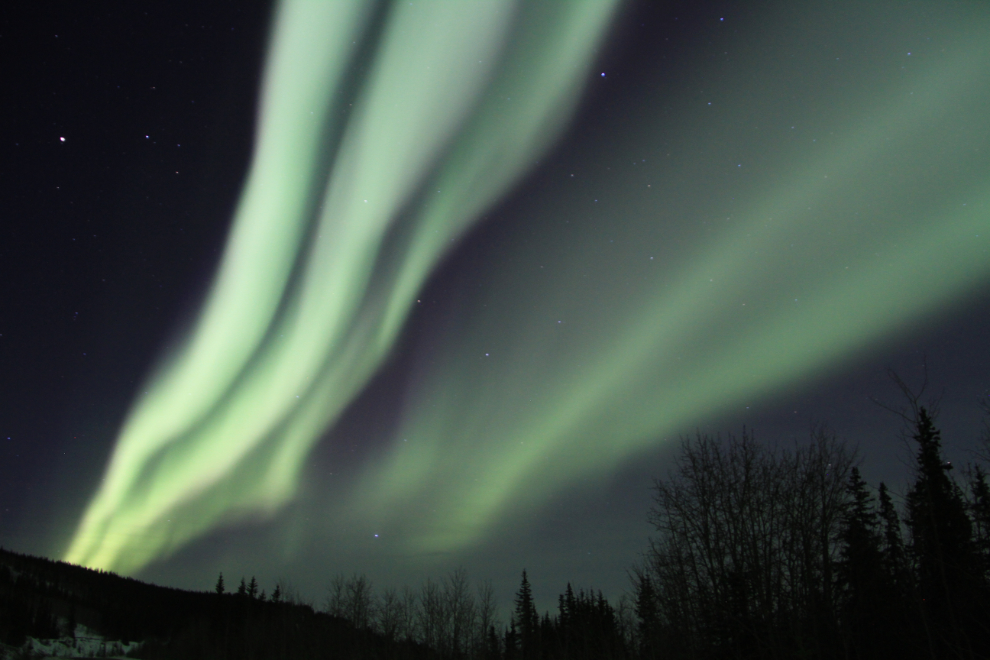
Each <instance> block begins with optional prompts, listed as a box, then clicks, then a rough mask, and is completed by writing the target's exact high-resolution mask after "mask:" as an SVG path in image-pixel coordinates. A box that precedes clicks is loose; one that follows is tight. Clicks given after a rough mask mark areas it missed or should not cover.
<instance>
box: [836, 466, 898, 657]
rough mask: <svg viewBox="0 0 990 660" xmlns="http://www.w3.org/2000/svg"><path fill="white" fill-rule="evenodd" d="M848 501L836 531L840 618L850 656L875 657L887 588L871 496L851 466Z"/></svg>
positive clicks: (880, 648) (882, 643)
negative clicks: (838, 547) (839, 551)
mask: <svg viewBox="0 0 990 660" xmlns="http://www.w3.org/2000/svg"><path fill="white" fill-rule="evenodd" d="M847 488H848V493H849V503H848V504H847V506H846V510H845V512H844V515H843V521H842V528H841V532H840V541H841V543H842V546H841V559H840V562H839V567H838V569H839V570H838V577H839V584H840V589H841V594H840V598H841V605H840V612H841V619H842V623H843V626H842V627H843V629H844V633H845V639H846V640H847V646H848V648H849V649H850V656H851V657H854V658H855V657H859V658H875V657H878V654H882V653H883V652H884V651H885V650H886V648H887V643H888V642H887V640H886V639H884V638H883V637H881V636H879V635H877V632H878V631H877V628H878V625H879V624H880V623H881V621H882V619H883V615H884V612H885V611H886V610H887V609H888V608H889V607H890V602H889V601H888V598H889V596H890V595H891V593H890V592H891V590H890V587H889V584H888V581H887V580H885V579H884V578H885V575H884V570H883V555H882V550H881V536H880V533H879V530H878V520H877V514H876V510H875V507H874V502H873V496H872V495H871V494H870V492H869V490H868V489H867V486H866V482H865V481H863V478H862V477H861V476H860V473H859V468H856V467H854V468H853V469H852V472H851V474H850V477H849V484H848V486H847Z"/></svg>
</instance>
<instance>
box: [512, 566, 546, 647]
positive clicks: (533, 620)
mask: <svg viewBox="0 0 990 660" xmlns="http://www.w3.org/2000/svg"><path fill="white" fill-rule="evenodd" d="M515 604H516V611H515V621H516V624H517V625H518V626H519V642H520V644H519V647H520V652H521V657H522V658H523V660H530V659H531V658H539V657H540V652H539V626H540V618H539V615H537V613H536V605H535V604H534V603H533V591H532V589H531V588H530V586H529V579H528V578H527V577H526V570H525V569H523V572H522V583H521V584H520V585H519V591H518V592H516V600H515Z"/></svg>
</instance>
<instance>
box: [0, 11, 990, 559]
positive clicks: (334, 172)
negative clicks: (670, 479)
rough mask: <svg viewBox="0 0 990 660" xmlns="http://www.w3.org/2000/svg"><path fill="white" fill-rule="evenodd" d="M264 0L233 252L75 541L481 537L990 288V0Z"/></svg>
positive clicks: (88, 554)
mask: <svg viewBox="0 0 990 660" xmlns="http://www.w3.org/2000/svg"><path fill="white" fill-rule="evenodd" d="M273 11H274V13H273V18H272V23H271V31H270V34H271V37H270V40H269V43H268V47H267V50H265V51H264V66H263V74H262V79H261V87H260V93H259V106H258V110H257V123H256V126H255V132H254V145H253V155H252V157H251V160H250V165H249V167H248V170H247V175H246V178H245V179H244V185H243V188H242V190H241V193H240V195H239V197H238V202H237V205H236V209H235V211H234V213H233V215H232V218H217V219H216V222H217V223H221V222H228V221H229V222H230V225H229V233H228V235H227V237H226V239H225V242H224V244H223V246H222V252H221V253H220V254H218V255H217V257H216V258H217V261H216V268H215V272H213V273H211V274H208V275H204V277H203V283H202V284H201V287H202V290H203V291H204V292H205V293H204V294H203V296H202V300H201V302H197V303H196V306H195V307H194V310H198V311H192V312H189V314H190V316H189V320H188V321H186V322H184V323H183V325H182V330H181V333H180V334H179V336H178V338H177V339H170V341H169V342H168V343H167V345H166V346H164V347H162V348H160V350H159V353H158V355H159V357H158V359H157V362H156V363H155V366H154V367H153V368H152V369H150V370H147V369H145V371H143V372H141V373H133V371H134V370H133V369H132V370H131V372H129V373H130V377H131V378H136V379H137V380H138V382H136V383H135V384H133V385H130V384H129V385H127V387H126V388H124V389H127V394H126V396H127V397H129V398H128V400H127V401H126V404H127V405H126V406H123V407H121V408H120V409H119V410H118V411H117V413H116V414H118V415H119V416H120V422H119V427H118V428H116V429H114V431H115V432H114V433H113V434H112V437H111V435H110V434H106V435H107V437H106V438H104V439H103V440H102V442H103V443H104V446H105V447H107V449H106V450H105V456H106V461H105V463H101V464H100V465H93V466H88V467H87V469H88V470H89V472H88V473H87V479H88V481H87V484H88V490H87V493H86V497H87V501H86V502H85V503H84V504H80V503H77V504H76V505H75V508H74V509H73V512H74V513H75V514H78V517H77V518H76V519H75V520H74V522H73V523H72V532H71V533H70V534H69V537H70V538H66V537H65V535H62V536H59V538H58V542H60V543H62V544H63V545H62V546H61V549H62V550H64V558H65V559H67V560H68V561H72V562H78V563H82V564H86V565H90V566H95V567H99V568H104V569H108V570H114V571H120V572H123V573H127V574H136V573H139V572H140V571H142V570H148V569H149V567H151V568H154V567H155V566H158V567H162V566H165V567H168V566H169V565H170V564H169V562H170V561H171V562H174V561H176V560H175V558H176V557H180V558H181V557H186V558H187V559H186V560H188V557H189V555H188V554H186V555H183V554H182V553H183V552H187V553H188V552H192V551H195V549H196V548H200V550H198V551H197V552H200V553H203V554H208V553H206V551H205V550H202V548H205V547H212V546H210V545H209V544H210V543H220V542H219V541H216V539H222V538H224V535H226V534H231V533H233V534H236V533H237V531H236V530H238V529H243V528H253V529H266V530H271V531H270V536H269V539H268V541H266V544H267V545H266V546H265V547H266V548H267V549H268V551H272V549H273V548H275V549H276V550H277V551H272V552H275V553H276V554H279V553H280V554H279V557H282V558H284V557H299V556H305V557H311V556H314V554H315V552H316V551H314V550H312V547H313V546H321V545H326V546H329V547H332V548H336V549H337V550H332V551H330V556H326V557H324V560H325V561H326V562H329V563H331V564H332V563H333V561H334V557H333V552H335V551H339V552H340V553H341V555H342V556H352V555H355V554H362V553H363V554H364V556H366V557H370V558H371V559H369V561H371V562H372V563H374V562H382V563H384V562H386V561H389V562H391V561H398V562H399V563H401V561H404V560H401V561H400V560H396V559H395V557H423V556H427V557H434V556H445V557H453V558H455V559H456V558H463V557H471V556H476V555H477V554H478V553H479V552H480V550H479V549H483V548H488V547H504V545H506V544H511V543H512V542H513V541H512V539H513V538H522V537H526V538H529V535H530V534H531V533H532V530H533V529H540V528H541V527H543V526H546V525H548V524H550V525H551V526H552V524H551V523H548V522H547V521H550V520H553V519H554V518H555V517H557V516H558V515H559V514H558V513H557V512H558V511H559V510H560V508H561V507H565V508H566V505H564V504H562V503H561V502H562V501H566V500H567V499H568V498H569V497H570V494H572V493H575V492H588V493H591V492H599V491H600V490H601V489H607V488H608V487H609V486H608V484H609V483H611V480H614V479H616V478H617V475H620V474H624V473H626V472H627V471H628V470H629V469H630V466H633V465H636V464H637V463H639V462H642V461H646V460H649V459H648V457H650V456H651V455H654V454H655V453H656V452H658V451H660V450H662V449H663V446H664V444H665V442H666V441H667V440H668V439H670V438H674V437H676V436H677V434H679V433H683V432H689V431H690V430H691V429H694V428H696V427H699V426H700V427H706V428H710V425H711V424H714V423H717V422H718V421H719V420H731V421H732V422H736V421H738V420H740V419H742V420H743V421H744V422H745V421H750V422H751V421H752V420H750V419H749V418H746V417H744V416H743V413H740V411H743V410H747V406H753V407H754V408H756V407H759V406H762V407H763V408H765V409H769V408H771V407H772V405H773V403H772V402H774V401H778V400H784V399H786V398H787V397H791V396H796V393H802V392H805V393H807V392H814V391H815V388H817V387H819V386H822V387H824V386H825V385H822V384H828V383H832V385H830V386H831V387H835V385H834V384H835V383H836V382H842V379H843V378H844V377H848V376H849V374H852V373H856V370H857V369H859V368H860V367H861V366H862V365H863V364H864V363H868V362H870V360H872V359H873V356H875V355H879V356H885V357H883V358H882V360H881V364H880V365H879V366H878V368H882V366H884V365H883V364H882V362H883V360H886V361H887V362H889V361H891V360H895V358H891V357H890V356H891V355H893V353H891V351H897V350H905V351H908V352H910V351H914V350H917V346H918V345H920V344H922V343H924V342H926V341H934V340H931V339H930V336H931V335H930V334H926V333H932V332H936V334H937V330H933V328H936V329H937V328H938V327H940V326H939V323H940V321H939V319H947V321H946V322H949V321H951V319H953V318H963V317H965V318H970V316H967V315H973V314H976V315H977V316H978V315H979V313H978V311H974V310H977V309H978V308H977V307H975V306H976V305H979V304H984V303H985V301H986V295H987V291H988V285H990V185H988V183H987V182H988V181H990V178H988V175H990V112H988V111H987V109H988V108H990V69H988V68H987V62H988V61H990V42H988V40H987V39H986V38H985V35H986V34H987V29H988V28H990V11H988V10H987V8H986V7H985V6H984V5H982V4H980V3H975V2H974V3H956V4H953V5H951V6H950V5H946V4H944V3H934V2H930V3H916V4H912V5H910V6H906V5H905V6H902V5H900V4H894V3H890V4H884V3H878V4H872V3H871V4H870V5H869V6H862V3H852V2H847V3H838V4H835V5H833V6H830V7H828V8H822V7H817V8H813V7H810V6H809V7H797V6H794V5H792V4H786V5H785V4H776V5H766V6H762V7H761V8H759V9H755V8H749V9H747V10H746V13H740V12H741V10H735V9H730V8H727V7H723V6H716V5H712V6H711V8H710V9H709V10H702V9H698V8H695V9H694V10H693V13H692V11H688V9H687V7H686V6H680V5H671V6H670V8H669V9H656V8H654V9H645V8H644V6H641V5H638V4H635V3H634V4H631V5H628V6H620V5H615V6H613V4H612V3H610V2H594V3H592V2H589V3H558V4H553V3H539V4H537V3H527V2H519V3H508V2H494V1H493V2H478V3H460V4H453V3H450V4H447V3H431V2H415V3H394V4H393V3H365V4H357V3H317V2H311V1H307V0H285V1H284V2H282V3H281V4H279V5H278V6H277V9H275V10H273ZM679 12H680V13H679ZM682 20H683V22H684V23H686V24H690V25H691V26H694V27H691V28H690V30H693V31H691V32H690V33H689V36H683V35H682V33H681V32H679V30H681V27H680V25H679V24H678V23H677V22H676V21H682ZM640 29H642V30H644V31H642V32H641V31H638V30H640ZM685 29H686V28H685ZM666 39H673V41H674V42H677V43H678V46H677V47H676V48H675V47H674V46H669V47H668V46H665V45H664V40H666ZM678 39H680V41H678ZM654 42H655V43H654ZM630 44H633V45H630ZM635 44H640V45H639V46H637V45H635ZM642 44H647V45H645V46H644V45H642ZM623 48H626V49H628V50H627V51H624V50H623ZM636 49H638V50H636ZM630 52H631V53H633V54H631V55H630V54H628V53H630ZM644 52H645V53H648V54H649V58H646V57H644V56H643V55H642V53H644ZM623 53H626V54H623ZM613 90H614V91H613ZM142 137H143V136H142ZM72 143H73V137H72V136H71V135H70V136H69V137H68V142H67V144H72ZM205 194H207V193H204V195H205ZM981 301H983V302H981ZM431 310H432V311H431ZM9 337H10V331H7V330H4V331H3V340H4V341H7V340H8V339H9ZM925 337H929V339H924V338H925ZM983 343H985V342H983ZM981 345H982V343H981V342H980V341H979V340H978V339H977V338H976V337H973V338H972V342H971V343H968V344H966V345H965V346H962V345H961V346H960V347H959V349H958V350H959V354H960V355H962V354H965V355H966V356H967V357H966V360H967V361H969V362H971V363H973V364H975V365H981V364H982V365H983V368H982V370H983V372H984V373H985V371H986V369H985V367H986V365H987V360H988V356H987V353H986V350H985V349H983V352H982V353H980V352H979V350H980V349H979V347H980V346H981ZM897 347H901V348H897ZM897 359H899V358H897ZM977 368H979V367H978V366H977ZM376 379H377V380H376ZM380 382H387V383H388V387H387V388H384V387H383V386H381V385H380V384H379V385H377V386H376V385H375V383H380ZM967 382H968V381H967ZM981 382H982V383H983V384H984V385H983V386H985V383H986V381H985V378H984V380H983V381H981ZM141 383H143V385H142V384H141ZM122 387H123V386H117V389H118V390H120V391H123V389H121V388H122ZM384 389H387V390H389V391H390V392H393V393H395V394H392V395H390V396H381V397H380V398H381V400H376V397H378V396H380V392H381V391H383V390H384ZM970 394H971V395H976V394H979V392H969V393H967V395H970ZM122 396H123V395H122ZM808 396H809V397H811V398H812V399H813V397H812V396H811V395H808ZM960 396H963V394H962V393H960ZM823 407H824V408H825V409H827V408H828V406H827V405H826V406H823ZM816 414H819V415H825V414H827V412H825V411H822V412H818V413H816ZM365 417H367V418H373V419H375V420H385V421H376V424H374V425H368V426H367V427H366V428H365V429H364V430H363V431H362V430H361V428H360V424H357V423H356V422H355V421H354V419H363V418H365ZM341 424H343V425H344V426H343V427H342V426H341ZM840 425H841V421H840ZM847 426H849V425H847ZM347 443H352V444H354V445H357V446H359V447H362V448H363V449H361V450H359V451H357V452H356V454H355V456H354V457H352V458H345V457H344V451H343V449H341V447H343V446H346V445H347ZM110 447H112V449H110ZM877 460H880V459H877ZM647 486H648V484H641V486H640V488H646V487H647ZM596 489H597V490H596ZM65 510H66V509H63V511H65ZM620 517H621V518H622V520H641V519H642V518H643V515H642V514H641V513H638V512H636V511H623V513H622V514H621V516H620ZM588 524H589V525H592V526H594V525H596V524H599V525H601V526H602V527H603V528H605V527H607V525H604V524H603V523H602V520H601V519H595V520H593V521H589V523H588ZM252 526H253V527H252ZM636 529H637V530H638V529H639V528H638V527H637V528H636ZM231 530H234V531H233V532H232V531H231ZM379 533H380V534H381V535H382V537H386V538H387V540H388V543H389V545H388V552H387V553H386V554H384V555H377V554H375V552H377V551H372V550H363V549H362V548H365V545H363V544H364V543H366V540H361V541H355V540H353V539H355V538H361V539H371V538H376V539H377V538H378V537H377V536H374V535H375V534H379ZM635 533H637V534H638V533H639V532H638V531H637V532H635ZM39 534H40V535H44V534H43V533H41V532H39ZM587 534H588V535H589V536H593V535H594V534H595V532H594V531H593V530H589V531H588V532H587ZM513 535H516V536H513ZM49 538H51V535H50V536H49ZM210 539H213V541H211V540H210ZM328 539H329V541H328ZM197 544H199V545H197ZM499 544H501V545H499ZM190 549H192V550H190ZM324 551H325V550H323V549H321V550H320V552H324ZM237 552H238V551H230V554H231V555H236V554H237ZM259 553H260V551H259ZM471 553H474V555H472V554H471ZM221 554H222V553H221ZM242 556H246V555H242ZM252 556H254V557H256V556H257V555H252ZM197 557H199V555H197ZM384 557H387V558H388V559H385V558H384ZM245 561H246V560H245ZM278 561H279V562H288V560H285V559H279V560H278ZM348 561H351V564H353V560H348ZM547 561H550V560H547ZM196 562H197V564H203V565H204V566H207V567H206V568H204V569H203V571H204V572H206V573H210V572H212V570H213V567H212V565H209V561H208V560H206V559H200V558H197V560H196ZM351 564H348V565H351ZM624 568H625V567H624V566H619V567H618V568H617V570H620V571H621V570H624ZM171 570H174V571H178V570H179V569H177V568H173V569H171ZM367 570H373V569H367ZM589 570H590V569H589ZM385 574H390V575H391V574H392V573H389V572H388V571H385Z"/></svg>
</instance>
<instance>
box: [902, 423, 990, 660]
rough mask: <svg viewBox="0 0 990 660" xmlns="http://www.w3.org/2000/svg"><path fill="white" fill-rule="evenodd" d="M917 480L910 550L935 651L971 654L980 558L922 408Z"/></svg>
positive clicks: (910, 506) (910, 499)
mask: <svg viewBox="0 0 990 660" xmlns="http://www.w3.org/2000/svg"><path fill="white" fill-rule="evenodd" d="M914 441H915V442H916V443H917V447H918V448H917V454H916V467H915V481H914V485H913V486H912V487H911V489H910V490H909V491H908V495H907V522H908V528H909V530H910V532H911V543H910V551H911V555H912V558H913V560H914V564H915V570H916V574H917V586H918V592H919V595H920V597H921V599H922V603H923V613H924V616H925V617H926V619H927V621H928V622H929V623H930V625H931V629H932V632H933V643H934V645H935V650H936V652H937V653H938V654H940V655H942V654H945V655H954V656H960V657H969V656H972V653H973V650H972V647H971V643H970V639H969V636H970V635H969V633H971V632H974V630H973V629H974V627H979V626H982V625H984V624H985V622H981V621H975V620H974V618H973V614H975V613H976V611H977V609H978V605H979V603H978V602H977V601H978V600H979V599H978V591H977V589H975V587H977V586H978V581H979V577H978V573H979V571H978V566H979V559H978V554H977V552H976V546H975V543H974V542H973V535H972V524H971V522H970V519H969V517H968V516H967V514H966V505H965V502H964V500H963V496H962V492H961V491H960V489H959V487H958V486H957V485H956V484H955V483H954V482H953V481H952V479H951V478H950V477H949V475H948V471H949V470H951V469H952V466H951V464H950V463H947V462H945V461H943V458H942V438H941V433H940V432H939V430H938V429H937V428H935V425H934V423H933V421H932V419H931V417H930V416H929V414H928V411H927V410H925V409H924V408H919V410H918V417H917V420H916V422H915V429H914Z"/></svg>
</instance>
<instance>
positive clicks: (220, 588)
mask: <svg viewBox="0 0 990 660" xmlns="http://www.w3.org/2000/svg"><path fill="white" fill-rule="evenodd" d="M213 590H214V591H216V592H217V593H218V594H220V595H223V592H224V591H226V588H225V587H224V586H223V572H222V571H221V573H220V577H218V578H217V585H216V586H215V587H213Z"/></svg>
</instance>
